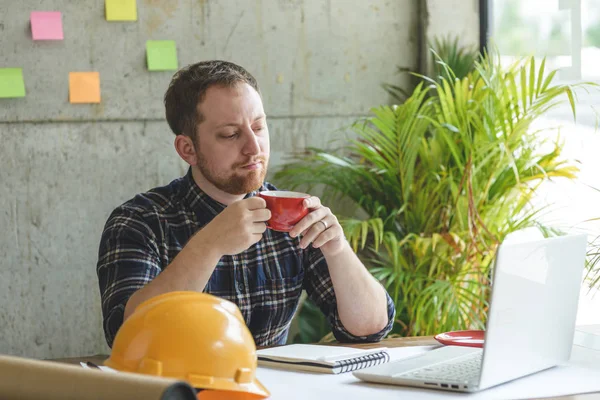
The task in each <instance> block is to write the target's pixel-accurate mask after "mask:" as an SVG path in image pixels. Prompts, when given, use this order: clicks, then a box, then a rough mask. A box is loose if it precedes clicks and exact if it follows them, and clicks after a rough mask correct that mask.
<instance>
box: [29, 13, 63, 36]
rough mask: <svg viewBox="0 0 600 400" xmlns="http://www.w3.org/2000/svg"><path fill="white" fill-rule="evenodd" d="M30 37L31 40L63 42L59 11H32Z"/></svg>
mask: <svg viewBox="0 0 600 400" xmlns="http://www.w3.org/2000/svg"><path fill="white" fill-rule="evenodd" d="M31 36H33V40H63V26H62V16H61V14H60V11H32V12H31Z"/></svg>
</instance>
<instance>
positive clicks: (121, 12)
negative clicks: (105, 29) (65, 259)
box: [104, 0, 137, 21]
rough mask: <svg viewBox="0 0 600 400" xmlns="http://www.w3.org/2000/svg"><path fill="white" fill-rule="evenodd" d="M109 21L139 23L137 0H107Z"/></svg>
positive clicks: (107, 18)
mask: <svg viewBox="0 0 600 400" xmlns="http://www.w3.org/2000/svg"><path fill="white" fill-rule="evenodd" d="M104 5H105V6H106V20H107V21H137V4H136V0H106V2H105V3H104Z"/></svg>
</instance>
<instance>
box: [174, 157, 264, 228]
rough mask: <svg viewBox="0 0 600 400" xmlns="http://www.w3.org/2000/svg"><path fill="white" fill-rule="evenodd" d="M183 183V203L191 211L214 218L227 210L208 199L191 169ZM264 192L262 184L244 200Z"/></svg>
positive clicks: (224, 206) (225, 206)
mask: <svg viewBox="0 0 600 400" xmlns="http://www.w3.org/2000/svg"><path fill="white" fill-rule="evenodd" d="M183 182H184V196H183V201H184V202H185V203H186V204H187V205H188V206H189V207H190V209H191V210H193V211H194V212H195V213H196V214H202V215H206V213H207V212H209V213H210V215H211V216H212V217H216V216H217V215H218V214H219V213H221V211H223V210H224V209H225V208H227V205H225V204H223V203H220V202H218V201H217V200H215V199H213V198H212V197H210V196H209V195H208V194H206V193H205V192H204V191H203V190H202V189H200V187H199V186H198V184H197V183H196V181H195V180H194V177H193V175H192V167H190V168H189V169H188V172H187V174H185V176H184V178H183ZM264 190H268V189H267V187H266V186H265V184H264V183H263V184H262V185H261V186H260V188H258V190H254V191H252V192H250V193H248V194H246V196H244V199H247V198H250V197H254V196H256V195H257V194H258V192H262V191H264Z"/></svg>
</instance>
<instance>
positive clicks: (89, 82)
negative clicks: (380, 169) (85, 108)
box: [69, 72, 100, 103]
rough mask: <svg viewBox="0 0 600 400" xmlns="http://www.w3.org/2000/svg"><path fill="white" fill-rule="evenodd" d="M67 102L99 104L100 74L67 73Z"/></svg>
mask: <svg viewBox="0 0 600 400" xmlns="http://www.w3.org/2000/svg"><path fill="white" fill-rule="evenodd" d="M69 102H71V103H100V73H99V72H69Z"/></svg>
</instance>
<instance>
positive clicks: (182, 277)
mask: <svg viewBox="0 0 600 400" xmlns="http://www.w3.org/2000/svg"><path fill="white" fill-rule="evenodd" d="M164 101H165V108H166V117H167V121H168V123H169V126H170V128H171V130H172V131H173V132H174V133H175V135H176V136H175V149H176V150H177V153H178V154H179V156H181V158H182V159H183V160H185V161H186V162H187V163H188V164H189V165H190V168H189V170H188V173H187V175H186V176H184V177H182V178H180V179H176V180H175V181H173V182H171V183H170V184H169V185H167V186H164V187H159V188H155V189H152V190H150V191H149V192H146V193H143V194H140V195H137V196H136V197H134V198H133V199H132V200H130V201H128V202H126V203H125V204H123V205H121V206H120V207H118V208H117V209H116V210H115V211H114V212H113V213H112V214H111V216H110V217H109V219H108V221H107V223H106V226H105V229H104V232H103V234H102V239H101V243H100V251H99V259H98V265H97V272H98V280H99V284H100V292H101V297H102V312H103V315H104V331H105V335H106V340H107V342H108V344H109V346H112V342H113V340H114V337H115V334H116V333H117V330H118V329H119V327H120V326H121V324H122V323H123V321H124V320H125V319H127V318H128V317H129V316H130V315H131V313H132V312H133V310H134V309H135V307H136V306H137V305H139V304H140V303H141V302H143V301H145V300H148V299H150V298H152V297H154V296H157V295H159V294H162V293H166V292H171V291H178V290H193V291H204V292H207V293H210V294H213V295H215V296H219V297H222V298H225V299H227V300H230V301H232V302H234V303H236V304H237V305H238V307H239V308H240V311H241V312H242V315H243V316H244V319H245V321H246V324H247V325H248V328H249V329H250V331H251V332H252V334H253V336H254V340H255V342H256V345H257V346H267V345H275V344H283V343H285V341H286V338H287V334H288V330H289V326H290V322H291V319H292V317H293V315H294V312H295V310H296V308H297V305H298V300H299V298H300V294H301V292H302V290H303V289H305V290H306V291H307V294H308V296H309V297H310V298H311V299H312V300H313V301H314V302H315V303H316V304H317V305H318V306H319V307H320V309H321V310H322V311H323V313H324V314H325V315H326V316H327V318H328V320H329V322H330V323H331V326H332V329H333V333H334V334H335V336H336V338H337V339H338V340H340V341H345V342H348V341H377V340H379V339H381V338H382V337H383V336H385V334H387V333H388V332H389V331H390V329H391V327H392V323H393V319H394V304H393V302H392V300H391V298H390V296H389V295H388V294H387V293H386V291H385V290H384V289H383V287H382V286H381V285H380V284H379V283H378V282H377V281H376V280H375V279H374V278H373V277H372V276H371V275H370V274H369V272H368V271H367V269H366V268H365V267H364V266H363V265H362V263H361V262H360V260H359V259H358V257H356V255H355V254H354V252H353V251H352V249H351V247H350V246H349V244H348V242H347V241H346V240H345V238H344V234H343V231H342V228H341V226H340V224H339V223H338V220H337V218H336V217H335V216H334V215H333V214H332V213H331V211H330V210H329V208H327V207H324V206H323V205H321V202H320V200H319V198H317V197H310V198H308V199H306V200H305V202H306V206H307V207H308V208H309V210H310V212H309V214H308V215H307V216H306V217H304V218H303V219H302V220H301V221H300V222H298V224H297V225H296V226H295V227H294V228H293V229H292V231H291V232H289V234H288V233H281V232H275V231H271V230H267V228H266V225H265V221H267V220H268V219H269V218H270V215H271V214H270V211H269V210H268V209H267V208H266V204H265V201H264V200H263V199H261V198H260V197H258V196H256V194H257V193H258V191H262V190H273V189H275V187H274V186H273V185H271V184H269V183H267V182H264V178H265V174H266V172H267V166H268V162H269V131H268V128H267V117H266V115H265V112H264V110H263V104H262V100H261V96H260V91H259V88H258V84H257V82H256V80H255V79H254V77H252V75H250V74H249V73H248V72H247V71H246V70H245V69H243V68H242V67H240V66H238V65H235V64H232V63H229V62H225V61H207V62H200V63H197V64H194V65H190V66H188V67H186V68H184V69H182V70H180V71H178V72H177V73H176V74H175V76H174V77H173V79H172V81H171V84H170V85H169V88H168V89H167V92H166V94H165V99H164Z"/></svg>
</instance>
